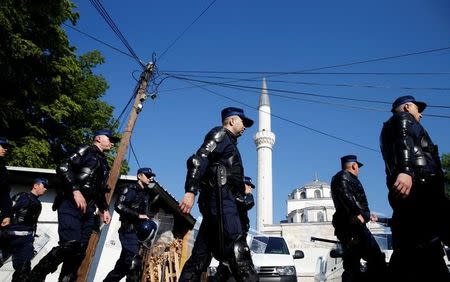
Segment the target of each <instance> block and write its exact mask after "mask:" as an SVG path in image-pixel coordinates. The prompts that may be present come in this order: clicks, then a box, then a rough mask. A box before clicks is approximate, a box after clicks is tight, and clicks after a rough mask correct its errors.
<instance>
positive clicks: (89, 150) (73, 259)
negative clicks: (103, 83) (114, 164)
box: [31, 130, 117, 281]
mask: <svg viewBox="0 0 450 282" xmlns="http://www.w3.org/2000/svg"><path fill="white" fill-rule="evenodd" d="M98 135H106V136H108V137H109V138H110V140H111V141H112V142H113V143H114V142H115V141H117V139H116V138H115V137H113V136H112V132H111V131H110V130H100V131H97V132H95V133H94V136H98ZM57 172H58V174H59V175H60V176H61V177H62V179H63V182H64V183H65V184H64V187H62V188H63V189H61V190H60V191H59V194H58V196H57V198H56V199H55V203H54V206H53V208H54V209H57V210H58V234H59V246H57V247H55V248H53V249H52V250H51V251H50V252H49V253H48V254H47V255H46V256H45V257H44V258H42V259H41V260H40V261H39V263H38V264H37V265H36V266H35V267H34V268H33V270H32V273H31V279H32V281H43V280H44V279H45V277H46V276H47V274H48V273H50V272H54V271H56V269H57V267H58V265H59V264H60V263H61V262H62V263H63V265H62V268H61V273H60V276H59V280H60V281H74V280H76V278H77V271H78V268H79V267H80V265H81V263H82V261H83V259H84V257H85V253H86V249H87V245H88V242H89V239H90V236H91V234H92V232H93V230H94V229H95V228H98V227H99V221H98V216H97V215H96V214H95V210H96V208H98V209H99V210H100V211H101V212H103V211H107V210H108V204H107V203H106V198H105V193H107V192H109V188H108V187H107V184H106V181H107V178H108V175H109V165H108V162H107V159H106V155H105V154H104V153H103V152H102V151H101V150H100V149H99V148H98V147H97V146H96V145H90V146H82V147H80V148H79V149H78V150H76V152H75V153H74V154H72V155H71V156H69V158H67V159H66V160H65V161H64V162H63V163H62V164H61V165H60V166H59V167H58V168H57ZM76 190H78V191H80V192H81V194H82V195H83V197H84V198H85V200H86V203H87V207H86V212H85V213H82V211H80V209H79V208H78V207H77V205H76V203H75V201H74V198H73V191H76Z"/></svg>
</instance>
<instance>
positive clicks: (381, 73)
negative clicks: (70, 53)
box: [163, 70, 450, 79]
mask: <svg viewBox="0 0 450 282" xmlns="http://www.w3.org/2000/svg"><path fill="white" fill-rule="evenodd" d="M163 72H165V73H181V74H183V73H208V74H222V73H224V74H260V75H262V76H266V77H270V76H276V75H283V74H289V75H411V76H422V75H423V76H432V75H450V72H309V71H304V72H290V73H289V72H284V71H217V70H212V71H204V70H200V71H197V70H164V71H163ZM252 78H255V79H256V78H261V77H259V76H258V77H252Z"/></svg>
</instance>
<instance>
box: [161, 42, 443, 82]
mask: <svg viewBox="0 0 450 282" xmlns="http://www.w3.org/2000/svg"><path fill="white" fill-rule="evenodd" d="M449 49H450V46H447V47H442V48H436V49H428V50H422V51H416V52H411V53H405V54H399V55H393V56H386V57H380V58H374V59H368V60H361V61H355V62H350V63H344V64H336V65H330V66H324V67H316V68H310V69H305V70H299V71H291V72H271V71H269V72H267V71H259V72H249V71H244V72H242V71H238V72H230V71H225V72H223V71H166V72H196V73H239V74H266V75H267V77H271V76H278V75H289V74H343V73H317V72H316V71H318V70H324V69H332V68H340V67H348V66H353V65H359V64H366V63H373V62H379V61H385V60H391V59H398V58H403V57H409V56H415V55H421V54H426V53H434V52H440V51H445V50H449ZM346 74H350V73H346ZM351 74H365V75H368V74H376V75H388V74H393V73H351ZM396 74H409V75H412V74H415V75H425V74H430V73H396ZM432 74H435V75H436V74H446V75H448V74H450V73H449V72H446V73H432Z"/></svg>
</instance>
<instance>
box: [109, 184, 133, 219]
mask: <svg viewBox="0 0 450 282" xmlns="http://www.w3.org/2000/svg"><path fill="white" fill-rule="evenodd" d="M135 195H136V194H135V192H134V191H133V190H132V189H128V188H126V187H125V188H124V189H122V191H121V193H120V196H119V198H118V199H117V201H116V204H115V207H114V209H115V211H116V212H117V213H119V214H120V216H123V217H127V218H128V219H130V220H133V221H136V220H138V219H139V213H138V212H136V211H135V210H133V209H132V208H131V207H130V203H131V201H132V199H133V198H134V197H135Z"/></svg>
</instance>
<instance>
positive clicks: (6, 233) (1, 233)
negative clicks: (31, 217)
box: [0, 229, 36, 240]
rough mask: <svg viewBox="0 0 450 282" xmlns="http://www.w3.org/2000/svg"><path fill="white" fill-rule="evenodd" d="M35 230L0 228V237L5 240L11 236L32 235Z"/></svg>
mask: <svg viewBox="0 0 450 282" xmlns="http://www.w3.org/2000/svg"><path fill="white" fill-rule="evenodd" d="M35 234H36V233H35V231H15V230H7V229H3V230H0V239H1V240H6V239H11V238H12V237H25V236H30V235H31V236H33V237H34V235H35Z"/></svg>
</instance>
